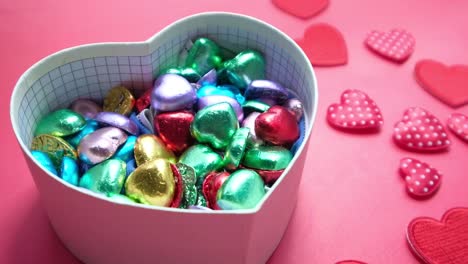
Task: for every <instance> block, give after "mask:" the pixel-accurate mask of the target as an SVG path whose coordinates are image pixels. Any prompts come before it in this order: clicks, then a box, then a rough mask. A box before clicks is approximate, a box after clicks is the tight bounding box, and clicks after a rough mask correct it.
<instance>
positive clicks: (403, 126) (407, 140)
mask: <svg viewBox="0 0 468 264" xmlns="http://www.w3.org/2000/svg"><path fill="white" fill-rule="evenodd" d="M393 139H394V140H395V142H396V144H397V145H398V146H400V147H402V148H405V149H408V150H413V151H441V150H445V149H447V148H448V147H449V146H450V144H451V142H450V140H449V138H448V135H447V131H446V130H445V129H444V127H443V126H442V123H440V121H439V119H437V118H436V117H435V116H433V115H432V114H431V113H430V112H429V111H427V110H425V109H423V108H420V107H410V108H408V109H407V110H406V111H405V113H404V115H403V120H401V121H398V122H397V123H396V124H395V127H394V132H393Z"/></svg>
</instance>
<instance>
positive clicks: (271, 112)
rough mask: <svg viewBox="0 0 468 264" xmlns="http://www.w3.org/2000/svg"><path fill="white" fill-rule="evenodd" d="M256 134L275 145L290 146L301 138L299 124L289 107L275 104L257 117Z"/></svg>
mask: <svg viewBox="0 0 468 264" xmlns="http://www.w3.org/2000/svg"><path fill="white" fill-rule="evenodd" d="M255 134H256V135H257V136H258V137H260V138H261V139H263V140H266V141H268V142H270V143H272V144H274V145H286V146H288V145H291V144H292V143H294V141H296V140H297V139H298V138H299V125H298V124H297V121H296V117H295V116H294V115H293V114H292V113H291V112H290V111H289V110H288V109H287V108H285V107H282V106H278V105H275V106H273V107H270V108H269V109H268V110H267V111H266V112H264V113H261V114H260V115H258V117H257V119H255Z"/></svg>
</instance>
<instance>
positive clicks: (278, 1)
mask: <svg viewBox="0 0 468 264" xmlns="http://www.w3.org/2000/svg"><path fill="white" fill-rule="evenodd" d="M273 4H274V5H276V6H277V7H278V8H279V9H281V10H283V11H284V12H286V13H289V14H291V15H293V16H296V17H299V18H303V19H306V18H309V17H312V16H314V15H316V14H317V13H319V12H320V11H322V10H323V9H325V7H327V5H328V0H273Z"/></svg>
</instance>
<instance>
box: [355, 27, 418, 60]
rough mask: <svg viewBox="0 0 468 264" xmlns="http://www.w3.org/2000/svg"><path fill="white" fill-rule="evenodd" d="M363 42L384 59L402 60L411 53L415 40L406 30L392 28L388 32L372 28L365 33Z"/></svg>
mask: <svg viewBox="0 0 468 264" xmlns="http://www.w3.org/2000/svg"><path fill="white" fill-rule="evenodd" d="M364 43H365V44H366V46H367V47H368V48H369V49H370V50H372V51H374V52H375V53H377V54H379V55H381V56H383V57H384V58H386V59H389V60H392V61H395V62H403V61H405V60H406V59H408V58H409V56H410V55H411V54H412V53H413V51H414V45H415V43H416V41H415V40H414V37H413V35H411V34H410V33H409V32H407V31H406V30H404V29H392V30H390V32H380V31H376V30H373V31H371V32H369V33H368V34H367V37H366V40H365V42H364Z"/></svg>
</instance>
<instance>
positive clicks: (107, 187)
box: [79, 159, 126, 194]
mask: <svg viewBox="0 0 468 264" xmlns="http://www.w3.org/2000/svg"><path fill="white" fill-rule="evenodd" d="M125 174H126V164H125V162H124V161H122V160H118V159H108V160H106V161H104V162H102V163H99V164H98V165H96V166H94V167H92V168H91V169H89V170H88V171H87V172H86V173H85V174H84V175H83V176H82V177H81V179H80V182H79V186H80V187H83V188H86V189H89V190H91V191H93V192H97V193H102V194H112V193H120V191H121V190H122V187H123V185H124V181H125Z"/></svg>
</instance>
